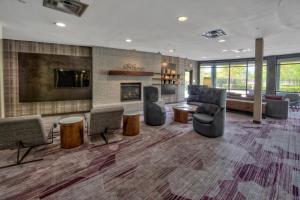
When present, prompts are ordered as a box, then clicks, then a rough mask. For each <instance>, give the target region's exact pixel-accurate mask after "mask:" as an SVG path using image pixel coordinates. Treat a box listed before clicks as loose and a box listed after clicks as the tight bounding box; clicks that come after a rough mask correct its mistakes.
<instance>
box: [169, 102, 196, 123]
mask: <svg viewBox="0 0 300 200" xmlns="http://www.w3.org/2000/svg"><path fill="white" fill-rule="evenodd" d="M197 107H198V106H194V105H188V104H180V105H176V106H173V111H174V121H176V122H180V123H184V124H187V123H188V121H189V114H193V113H195V112H196V110H197Z"/></svg>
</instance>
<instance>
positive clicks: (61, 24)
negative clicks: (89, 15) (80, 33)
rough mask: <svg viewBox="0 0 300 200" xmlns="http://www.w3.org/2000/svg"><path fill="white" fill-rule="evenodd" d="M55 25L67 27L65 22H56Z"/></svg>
mask: <svg viewBox="0 0 300 200" xmlns="http://www.w3.org/2000/svg"><path fill="white" fill-rule="evenodd" d="M55 25H56V26H58V27H66V24H65V23H63V22H55Z"/></svg>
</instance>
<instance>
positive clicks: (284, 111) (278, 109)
mask: <svg viewBox="0 0 300 200" xmlns="http://www.w3.org/2000/svg"><path fill="white" fill-rule="evenodd" d="M227 101H229V102H227V104H228V107H227V109H232V110H237V111H245V112H253V108H249V109H248V107H245V106H241V104H243V102H250V103H251V102H252V104H254V96H253V95H247V96H246V97H242V96H241V95H233V94H231V93H228V95H227ZM262 101H263V102H262V108H263V109H262V111H263V115H265V116H268V117H272V118H278V119H287V118H288V113H289V100H288V99H285V98H284V97H281V96H273V95H265V94H264V95H263V96H262ZM234 102H236V103H234Z"/></svg>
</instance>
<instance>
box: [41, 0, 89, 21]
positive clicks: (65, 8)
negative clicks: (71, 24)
mask: <svg viewBox="0 0 300 200" xmlns="http://www.w3.org/2000/svg"><path fill="white" fill-rule="evenodd" d="M43 6H44V7H47V8H52V9H54V10H58V11H61V12H65V13H69V14H72V15H76V16H78V17H80V16H81V15H82V14H83V12H84V11H85V9H86V8H87V7H88V5H87V4H85V3H82V2H80V1H79V0H44V3H43Z"/></svg>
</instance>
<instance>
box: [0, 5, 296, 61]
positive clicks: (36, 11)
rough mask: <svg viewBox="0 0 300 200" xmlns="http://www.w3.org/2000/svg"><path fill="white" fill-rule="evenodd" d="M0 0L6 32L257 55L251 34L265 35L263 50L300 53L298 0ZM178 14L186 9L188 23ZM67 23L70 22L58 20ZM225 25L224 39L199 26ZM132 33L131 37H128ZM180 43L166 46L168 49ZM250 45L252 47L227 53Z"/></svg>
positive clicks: (180, 52)
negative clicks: (69, 8) (56, 6)
mask: <svg viewBox="0 0 300 200" xmlns="http://www.w3.org/2000/svg"><path fill="white" fill-rule="evenodd" d="M22 1H24V2H25V3H21V2H19V1H18V0H1V1H0V23H1V22H2V23H3V24H4V26H3V35H4V38H6V39H18V40H29V41H41V42H55V43H64V44H74V45H88V46H105V47H114V48H122V49H136V50H141V51H150V52H161V53H162V54H164V55H173V56H181V57H188V58H191V59H195V60H212V59H225V58H236V57H237V56H240V57H242V58H243V57H254V50H253V49H254V40H255V38H256V37H264V38H265V55H266V56H267V55H279V54H287V53H300V1H299V0H282V1H280V0H82V1H83V2H86V3H88V4H89V7H88V9H87V10H86V12H85V13H84V14H83V15H82V17H80V18H79V17H76V16H73V15H68V14H65V13H62V12H58V11H55V10H52V9H49V8H45V7H43V6H42V3H43V0H22ZM178 16H188V17H189V20H188V21H187V22H185V23H179V22H178V21H177V17H178ZM56 21H61V22H64V23H66V25H67V26H66V27H65V28H59V27H56V26H55V25H54V24H53V23H54V22H56ZM216 28H222V29H223V30H225V31H226V32H227V34H228V36H226V37H225V39H226V40H227V41H226V42H225V43H218V42H217V41H216V40H208V39H205V38H203V37H202V36H201V34H202V33H204V32H206V31H209V30H212V29H216ZM126 38H131V39H132V40H133V42H132V43H130V44H129V43H126V42H125V39H126ZM173 48H174V49H176V51H175V52H174V53H169V51H168V50H169V49H173ZM241 48H244V49H247V48H250V49H252V51H250V52H247V53H234V52H226V53H225V52H222V50H224V49H229V50H232V49H241Z"/></svg>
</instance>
